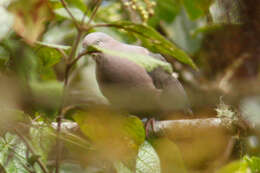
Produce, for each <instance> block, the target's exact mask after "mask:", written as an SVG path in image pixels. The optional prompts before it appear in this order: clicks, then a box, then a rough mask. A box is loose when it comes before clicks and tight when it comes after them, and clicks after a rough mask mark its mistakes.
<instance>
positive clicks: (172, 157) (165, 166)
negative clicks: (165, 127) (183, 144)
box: [152, 138, 187, 173]
mask: <svg viewBox="0 0 260 173" xmlns="http://www.w3.org/2000/svg"><path fill="white" fill-rule="evenodd" d="M152 145H153V146H154V148H155V150H156V152H157V153H158V155H159V157H160V160H161V170H162V173H168V172H178V173H186V172H187V170H186V168H185V165H184V162H183V159H182V155H181V152H180V150H179V148H178V146H177V145H176V144H175V143H173V142H172V141H170V140H169V139H167V138H158V139H154V140H153V141H152Z"/></svg>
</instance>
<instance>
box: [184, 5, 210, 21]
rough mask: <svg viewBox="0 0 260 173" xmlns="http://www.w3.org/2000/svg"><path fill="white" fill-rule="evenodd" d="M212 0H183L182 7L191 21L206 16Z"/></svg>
mask: <svg viewBox="0 0 260 173" xmlns="http://www.w3.org/2000/svg"><path fill="white" fill-rule="evenodd" d="M211 3H212V0H183V4H184V7H185V8H186V11H187V12H188V14H189V17H190V18H191V19H192V20H195V19H197V18H199V17H201V16H204V15H206V14H207V12H208V9H209V6H210V5H211Z"/></svg>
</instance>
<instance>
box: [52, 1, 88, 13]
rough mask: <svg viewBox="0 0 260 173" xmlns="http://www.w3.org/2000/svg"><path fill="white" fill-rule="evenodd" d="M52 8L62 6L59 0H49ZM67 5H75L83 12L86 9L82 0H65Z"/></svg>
mask: <svg viewBox="0 0 260 173" xmlns="http://www.w3.org/2000/svg"><path fill="white" fill-rule="evenodd" d="M49 1H50V2H51V5H52V7H53V8H61V7H63V5H62V3H61V2H60V0H49ZM65 2H66V3H67V5H68V6H69V7H75V8H78V9H80V10H81V11H83V12H85V11H86V10H87V6H86V5H85V3H84V1H83V0H65Z"/></svg>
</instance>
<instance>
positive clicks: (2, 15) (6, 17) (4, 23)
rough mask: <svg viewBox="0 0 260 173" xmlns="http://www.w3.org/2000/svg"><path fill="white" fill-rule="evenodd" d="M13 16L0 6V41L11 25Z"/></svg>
mask: <svg viewBox="0 0 260 173" xmlns="http://www.w3.org/2000/svg"><path fill="white" fill-rule="evenodd" d="M13 20H14V19H13V16H12V15H11V13H9V12H8V11H7V10H6V9H4V8H3V7H1V6H0V25H1V27H0V40H2V38H4V37H5V36H6V34H7V33H8V32H9V31H10V29H11V27H12V25H13Z"/></svg>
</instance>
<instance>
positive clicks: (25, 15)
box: [9, 0, 52, 45]
mask: <svg viewBox="0 0 260 173" xmlns="http://www.w3.org/2000/svg"><path fill="white" fill-rule="evenodd" d="M25 4H26V5H25ZM9 10H10V11H11V12H12V13H13V14H14V26H13V28H14V30H15V31H16V33H17V34H18V35H20V36H21V37H23V38H24V39H25V41H26V42H27V43H29V44H31V45H32V44H33V43H34V42H35V41H37V40H38V38H39V36H40V35H41V34H42V33H43V31H44V30H45V23H46V22H47V21H48V20H49V19H50V18H51V17H52V13H51V9H50V8H49V5H48V2H47V1H41V0H19V1H12V3H11V5H10V6H9Z"/></svg>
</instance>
